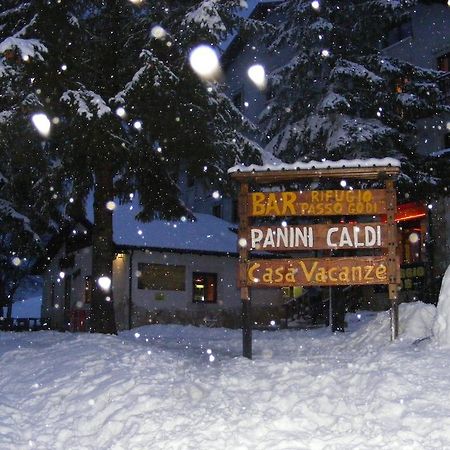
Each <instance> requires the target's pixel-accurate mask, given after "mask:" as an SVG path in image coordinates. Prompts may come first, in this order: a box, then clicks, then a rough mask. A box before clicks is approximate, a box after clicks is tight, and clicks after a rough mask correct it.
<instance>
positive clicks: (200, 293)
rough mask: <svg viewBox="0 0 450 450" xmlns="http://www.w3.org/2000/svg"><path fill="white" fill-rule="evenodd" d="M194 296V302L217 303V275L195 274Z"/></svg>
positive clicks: (193, 275) (193, 276)
mask: <svg viewBox="0 0 450 450" xmlns="http://www.w3.org/2000/svg"><path fill="white" fill-rule="evenodd" d="M192 278H193V288H192V292H193V296H192V300H193V301H194V302H206V303H215V302H216V301H217V274H215V273H200V272H194V273H193V274H192Z"/></svg>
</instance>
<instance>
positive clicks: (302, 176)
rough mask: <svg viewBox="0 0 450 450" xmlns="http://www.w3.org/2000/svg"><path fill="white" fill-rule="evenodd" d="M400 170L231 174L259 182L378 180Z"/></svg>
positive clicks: (319, 170)
mask: <svg viewBox="0 0 450 450" xmlns="http://www.w3.org/2000/svg"><path fill="white" fill-rule="evenodd" d="M399 172H400V169H399V168H398V167H349V168H345V167H344V168H327V169H300V170H267V171H252V172H239V171H238V172H233V173H231V174H230V176H231V177H232V178H233V179H235V180H236V181H239V182H243V181H246V182H256V183H259V184H267V183H283V182H289V181H293V182H295V181H300V180H306V179H311V178H314V179H318V178H322V179H323V178H330V179H331V178H343V179H345V178H347V179H353V178H360V179H367V180H376V179H380V178H383V177H385V176H387V177H391V176H396V175H398V173H399Z"/></svg>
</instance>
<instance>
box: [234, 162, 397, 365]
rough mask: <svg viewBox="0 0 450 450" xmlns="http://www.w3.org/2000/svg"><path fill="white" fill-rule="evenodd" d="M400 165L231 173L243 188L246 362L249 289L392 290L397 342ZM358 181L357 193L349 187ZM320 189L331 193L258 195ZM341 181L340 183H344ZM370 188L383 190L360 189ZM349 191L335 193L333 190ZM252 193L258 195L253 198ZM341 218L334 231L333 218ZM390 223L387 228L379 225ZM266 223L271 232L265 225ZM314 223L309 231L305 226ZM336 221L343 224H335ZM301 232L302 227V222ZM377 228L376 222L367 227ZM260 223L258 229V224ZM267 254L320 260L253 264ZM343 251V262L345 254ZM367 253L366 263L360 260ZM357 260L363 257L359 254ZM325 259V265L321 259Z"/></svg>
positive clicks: (247, 352)
mask: <svg viewBox="0 0 450 450" xmlns="http://www.w3.org/2000/svg"><path fill="white" fill-rule="evenodd" d="M399 166H400V163H399V162H398V161H396V160H392V159H381V160H376V159H373V158H372V159H370V160H367V161H362V160H356V161H345V160H341V161H335V162H333V161H322V162H317V161H312V162H311V163H308V164H302V163H299V164H296V165H293V166H292V167H284V166H283V167H276V166H275V167H267V166H261V167H257V166H250V167H249V168H241V167H239V166H236V167H234V168H232V169H230V170H229V172H230V173H231V176H232V178H233V179H234V180H236V181H237V182H239V183H240V191H239V198H238V211H239V244H240V248H239V286H240V289H241V300H242V317H243V327H242V328H243V354H244V356H246V357H248V358H251V354H252V343H251V317H250V315H251V308H250V298H251V295H250V289H251V287H256V286H258V287H272V288H281V287H288V286H346V285H369V284H373V285H376V284H385V285H388V292H389V298H390V300H391V305H392V308H391V312H392V314H391V338H392V339H395V338H396V337H397V335H398V303H397V293H398V286H399V283H400V265H399V261H398V258H397V254H396V253H397V227H396V223H395V211H396V208H397V196H396V191H395V186H394V181H395V179H396V178H397V176H398V174H399V172H400V168H399ZM349 179H356V180H358V181H359V184H357V186H359V188H357V189H353V188H352V187H350V186H348V183H347V181H346V180H349ZM311 180H313V181H315V182H317V181H318V182H319V186H320V184H321V182H322V181H324V180H326V181H325V183H322V184H323V185H324V186H326V189H321V190H319V189H314V190H308V189H305V190H298V191H282V190H280V188H278V189H276V188H274V189H273V191H272V192H271V188H266V189H262V191H264V192H260V191H261V189H259V190H256V189H257V187H256V188H254V186H255V185H266V186H272V185H277V184H278V185H283V184H284V183H297V186H298V183H305V181H306V182H307V183H306V186H309V184H308V181H309V182H311ZM339 180H340V182H339ZM368 180H372V181H374V182H376V183H377V186H378V185H379V184H382V185H384V189H378V188H377V189H361V186H364V187H365V186H367V185H368V183H367V181H368ZM333 184H334V185H337V186H340V187H341V188H345V187H347V188H346V189H330V186H331V185H333ZM250 186H252V188H254V189H255V190H254V191H250ZM332 216H334V217H335V222H336V221H339V223H329V222H330V220H327V218H331V217H332ZM380 216H384V217H386V223H383V222H384V220H383V222H382V221H381V220H382V219H381V217H380ZM265 217H267V218H268V219H267V220H269V218H272V219H271V222H272V223H270V224H261V221H263V220H264V218H265ZM276 217H287V218H289V217H297V218H300V219H295V220H296V221H293V223H292V224H288V223H287V221H283V222H282V225H281V226H280V225H278V226H277V225H273V219H274V218H276ZM307 218H308V220H310V221H311V222H310V223H309V224H308V223H306V224H305V223H303V222H305V221H306V220H307ZM336 219H337V220H336ZM299 220H300V221H301V222H302V223H301V224H298V223H297V222H298V221H299ZM369 220H373V222H369ZM252 221H253V222H255V221H256V223H252ZM255 250H259V251H264V252H277V253H281V252H300V251H314V252H316V253H315V254H314V256H315V257H314V258H310V257H307V258H302V257H299V258H297V257H295V258H294V257H292V255H289V256H290V258H276V257H274V258H266V259H253V258H252V252H253V251H255ZM343 251H345V256H343V255H342V252H343ZM361 251H365V253H364V256H360V255H361V253H359V252H361ZM358 253H359V254H358ZM317 256H322V257H317Z"/></svg>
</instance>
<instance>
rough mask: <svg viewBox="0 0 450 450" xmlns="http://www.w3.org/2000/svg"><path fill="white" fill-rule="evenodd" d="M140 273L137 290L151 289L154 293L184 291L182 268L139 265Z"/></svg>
mask: <svg viewBox="0 0 450 450" xmlns="http://www.w3.org/2000/svg"><path fill="white" fill-rule="evenodd" d="M138 270H139V272H140V275H139V278H138V289H151V290H154V291H184V290H186V286H185V272H186V268H185V267H184V266H166V265H165V264H146V263H139V264H138Z"/></svg>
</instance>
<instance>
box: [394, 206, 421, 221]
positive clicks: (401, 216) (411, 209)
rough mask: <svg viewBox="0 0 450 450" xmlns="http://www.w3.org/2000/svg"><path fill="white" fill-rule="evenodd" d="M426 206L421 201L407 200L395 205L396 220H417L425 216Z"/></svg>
mask: <svg viewBox="0 0 450 450" xmlns="http://www.w3.org/2000/svg"><path fill="white" fill-rule="evenodd" d="M426 215H427V207H426V206H425V205H424V204H423V203H419V202H409V203H402V204H400V205H397V212H396V214H395V221H396V222H405V221H407V220H418V219H421V218H422V217H426Z"/></svg>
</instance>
